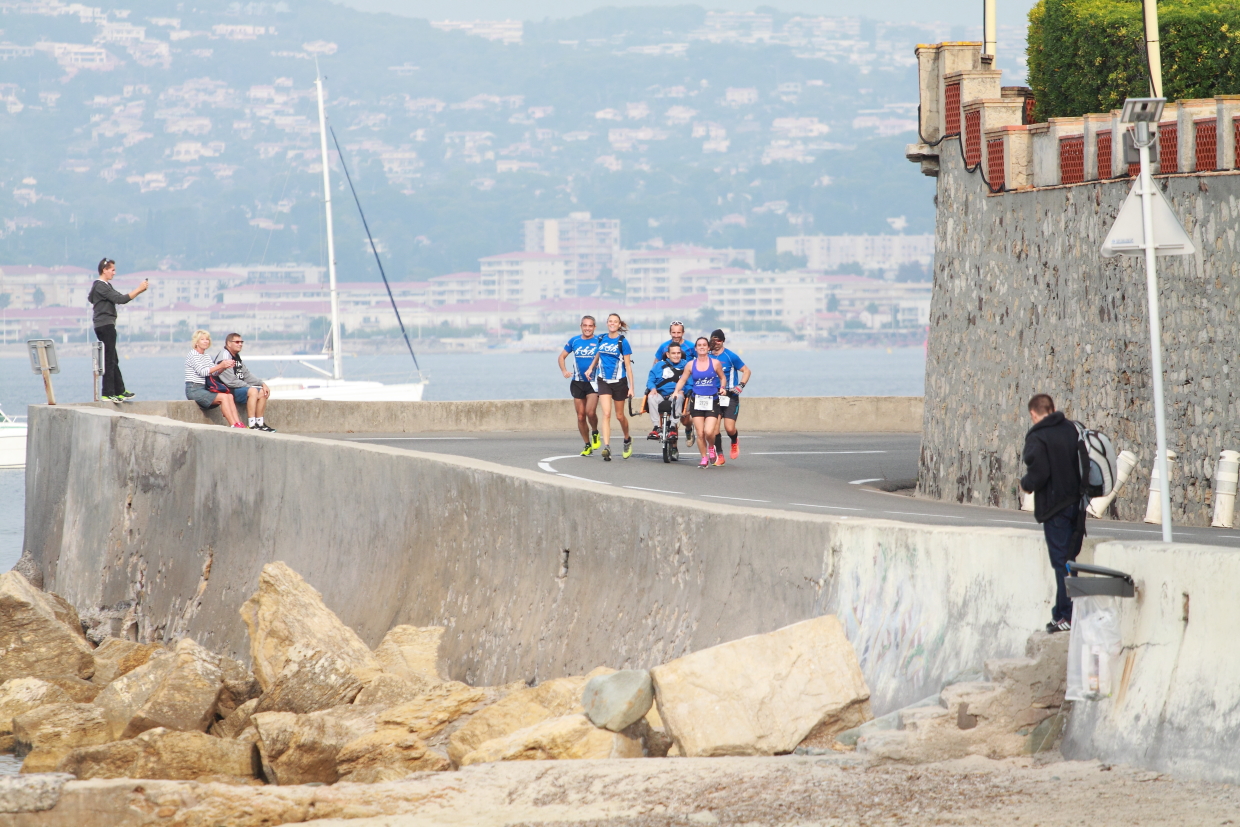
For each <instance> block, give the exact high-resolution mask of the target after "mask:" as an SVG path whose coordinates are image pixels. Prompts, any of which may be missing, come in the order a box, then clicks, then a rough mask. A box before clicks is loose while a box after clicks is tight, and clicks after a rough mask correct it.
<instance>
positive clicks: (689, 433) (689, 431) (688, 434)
mask: <svg viewBox="0 0 1240 827" xmlns="http://www.w3.org/2000/svg"><path fill="white" fill-rule="evenodd" d="M695 442H697V437H696V436H694V434H693V426H692V425H690V426H688V427H687V428H685V445H688V446H689V447H690V448H692V447H693V445H694V443H695Z"/></svg>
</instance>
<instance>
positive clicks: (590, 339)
mask: <svg viewBox="0 0 1240 827" xmlns="http://www.w3.org/2000/svg"><path fill="white" fill-rule="evenodd" d="M598 342H599V339H598V337H597V336H595V335H594V317H593V316H582V317H581V335H580V336H574V337H573V338H571V339H569V340H568V343H567V344H565V345H564V349H563V350H562V351H560V373H562V374H564V378H565V379H568V380H570V381H569V383H568V395H569V396H571V397H572V398H573V407H574V408H576V409H577V430H578V431H580V432H581V438H582V439H583V440H584V441H585V443H586V447H585V448H584V449H582V451H581V455H582V456H583V457H588V456H590V454H592V453H594V451H595V449H596V448H598V447H599V439H598V413H596V409H597V408H598V389H597V388H595V387H594V385H592V384H590V381H589V380H588V379H586V370H587V369H588V368H589V367H590V365H591V364H593V363H594V355H595V354H596V353H597V352H598ZM570 353H571V354H572V355H573V369H572V371H571V372H570V371H569V370H568V368H567V367H565V366H564V362H565V360H567V359H568V355H569V354H570Z"/></svg>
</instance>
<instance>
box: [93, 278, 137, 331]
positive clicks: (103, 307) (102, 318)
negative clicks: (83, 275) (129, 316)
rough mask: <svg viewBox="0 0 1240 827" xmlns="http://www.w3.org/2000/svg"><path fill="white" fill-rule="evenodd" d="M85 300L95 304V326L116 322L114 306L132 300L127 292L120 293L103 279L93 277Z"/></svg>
mask: <svg viewBox="0 0 1240 827" xmlns="http://www.w3.org/2000/svg"><path fill="white" fill-rule="evenodd" d="M86 300H87V301H88V302H90V303H91V304H93V305H94V306H95V316H94V320H93V322H94V326H95V327H103V326H104V325H109V324H116V306H117V305H118V304H128V303H129V302H130V301H132V300H131V299H130V298H129V294H128V293H122V292H121V291H119V290H117V289H116V288H115V287H113V286H112V285H110V284H108V283H107V282H106V281H104V280H103V279H95V283H94V284H92V285H91V286H90V293H88V294H87V296H86Z"/></svg>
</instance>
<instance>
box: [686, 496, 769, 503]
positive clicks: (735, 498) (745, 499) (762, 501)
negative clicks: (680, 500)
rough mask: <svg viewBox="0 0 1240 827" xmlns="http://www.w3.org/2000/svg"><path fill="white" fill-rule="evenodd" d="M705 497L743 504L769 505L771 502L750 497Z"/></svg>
mask: <svg viewBox="0 0 1240 827" xmlns="http://www.w3.org/2000/svg"><path fill="white" fill-rule="evenodd" d="M702 496H703V497H710V498H711V499H712V500H739V501H740V502H743V503H769V502H770V500H751V499H749V498H748V497H720V496H719V495H718V494H703V495H702Z"/></svg>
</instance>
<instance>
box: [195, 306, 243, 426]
mask: <svg viewBox="0 0 1240 827" xmlns="http://www.w3.org/2000/svg"><path fill="white" fill-rule="evenodd" d="M189 341H190V345H191V346H192V347H193V349H192V350H191V351H190V352H189V355H188V356H186V357H185V398H186V399H190V400H193V401H194V402H197V403H198V407H200V408H202V409H203V410H204V411H209V410H211V409H212V408H214V407H215V406H216V405H219V406H220V413H222V414H224V419H226V420H227V421H228V424H229V425H231V426H232V427H234V428H244V427H245V425H243V424H242V422H241V418H240V417H238V416H237V403H236V402H234V401H233V395H232V391H230V390H229V389H228V387H227V386H225V385H224V383H223V382H220V380H219V379H218V378H217V376H216V374H218V373H219V372H220V371H224V370H228V369H229V368H231V367H232V366H233V365H235V364H237V363H236V362H234V361H233V360H232V359H223V360H221V361H220V363H219V364H218V365H217V364H213V363H212V362H211V357H210V356H208V355H207V348H209V347H211V334H210V333H208V332H207V331H205V330H195V331H194V335H193V336H191V337H190V340H189ZM214 383H219V387H220V388H223V390H220V391H216V390H212V389H211V388H208V387H207V385H208V384H214Z"/></svg>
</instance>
